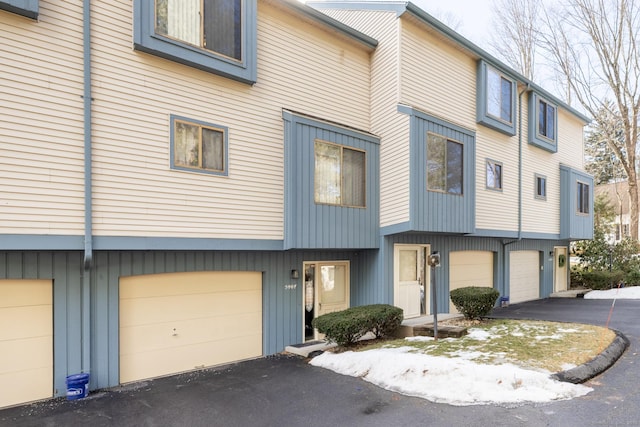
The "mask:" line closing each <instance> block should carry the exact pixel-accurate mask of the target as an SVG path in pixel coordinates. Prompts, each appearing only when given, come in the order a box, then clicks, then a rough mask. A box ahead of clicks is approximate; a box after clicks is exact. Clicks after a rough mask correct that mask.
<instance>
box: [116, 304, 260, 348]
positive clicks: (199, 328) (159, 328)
mask: <svg viewBox="0 0 640 427" xmlns="http://www.w3.org/2000/svg"><path fill="white" fill-rule="evenodd" d="M261 326H262V315H261V314H260V313H249V314H244V315H239V316H233V317H230V316H229V317H221V318H218V317H210V318H206V319H190V320H182V321H177V322H163V323H156V324H150V325H139V326H131V327H126V328H122V329H121V330H120V341H121V343H122V347H123V349H125V350H124V351H123V352H122V354H127V352H126V349H134V350H135V352H147V351H155V350H158V349H162V348H166V349H168V348H174V347H180V346H185V345H195V344H199V343H203V342H214V341H217V342H224V341H225V340H229V339H232V338H234V337H237V336H246V337H251V336H255V335H256V334H257V333H261V332H262V330H261ZM167 337H171V339H167Z"/></svg>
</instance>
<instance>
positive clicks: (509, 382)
mask: <svg viewBox="0 0 640 427" xmlns="http://www.w3.org/2000/svg"><path fill="white" fill-rule="evenodd" d="M411 350H412V349H411V348H410V347H400V348H383V349H376V350H367V351H361V352H352V351H347V352H344V353H330V352H326V353H323V354H321V355H320V356H317V357H315V358H314V359H312V360H311V362H310V363H311V364H312V365H314V366H319V367H322V368H326V369H330V370H332V371H335V372H337V373H339V374H343V375H350V376H353V377H360V378H362V379H364V380H366V381H369V382H371V383H373V384H375V385H377V386H379V387H382V388H385V389H387V390H391V391H395V392H398V393H401V394H405V395H408V396H415V397H421V398H423V399H427V400H430V401H432V402H439V403H448V404H451V405H458V406H463V405H481V404H490V403H498V404H507V403H508V404H513V403H525V402H548V401H552V400H565V399H571V398H574V397H578V396H584V395H585V394H587V393H589V392H590V391H591V390H592V389H591V388H589V387H586V386H583V385H576V384H570V383H564V382H560V381H556V380H552V379H550V378H549V375H550V374H551V373H550V372H541V371H533V370H527V369H522V368H519V367H517V366H515V365H512V364H501V365H484V364H478V363H475V362H472V361H470V360H467V358H464V357H455V358H449V357H441V356H428V355H425V354H417V353H412V352H411Z"/></svg>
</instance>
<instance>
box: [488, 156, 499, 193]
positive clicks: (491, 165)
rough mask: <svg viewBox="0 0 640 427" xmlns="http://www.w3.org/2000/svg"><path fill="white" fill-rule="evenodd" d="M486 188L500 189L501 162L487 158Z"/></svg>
mask: <svg viewBox="0 0 640 427" xmlns="http://www.w3.org/2000/svg"><path fill="white" fill-rule="evenodd" d="M487 188H489V189H491V190H502V163H499V162H496V161H493V160H487Z"/></svg>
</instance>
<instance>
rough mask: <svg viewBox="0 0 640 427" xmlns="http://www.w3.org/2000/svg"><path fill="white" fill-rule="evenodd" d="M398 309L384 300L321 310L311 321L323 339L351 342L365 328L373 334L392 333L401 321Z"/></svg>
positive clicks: (363, 331) (377, 335)
mask: <svg viewBox="0 0 640 427" xmlns="http://www.w3.org/2000/svg"><path fill="white" fill-rule="evenodd" d="M402 319H403V313H402V309H401V308H398V307H394V306H391V305H388V304H373V305H362V306H358V307H351V308H348V309H346V310H342V311H335V312H333V313H327V314H323V315H322V316H318V317H316V318H315V319H313V322H312V325H313V327H314V328H316V329H318V332H320V333H322V334H325V336H326V339H327V340H328V341H330V342H335V343H336V344H338V345H341V346H348V345H352V344H354V343H355V342H356V341H358V340H359V339H360V338H362V337H363V336H364V335H365V334H366V333H367V332H372V333H373V334H374V335H375V336H376V338H382V337H385V336H387V335H390V334H392V333H393V332H394V331H395V330H396V329H397V328H398V327H400V324H401V323H402Z"/></svg>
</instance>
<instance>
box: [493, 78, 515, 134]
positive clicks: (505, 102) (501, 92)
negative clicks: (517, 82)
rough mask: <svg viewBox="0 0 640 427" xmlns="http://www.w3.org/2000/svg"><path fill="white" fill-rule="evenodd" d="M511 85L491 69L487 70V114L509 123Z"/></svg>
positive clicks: (510, 119)
mask: <svg viewBox="0 0 640 427" xmlns="http://www.w3.org/2000/svg"><path fill="white" fill-rule="evenodd" d="M512 92H513V87H512V83H511V81H510V80H507V79H505V78H504V77H502V75H500V74H499V73H498V72H497V71H496V70H494V69H493V68H487V114H489V115H491V116H493V117H495V118H498V119H500V120H503V121H505V122H507V123H511V121H512V118H511V114H512V113H511V96H512Z"/></svg>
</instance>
